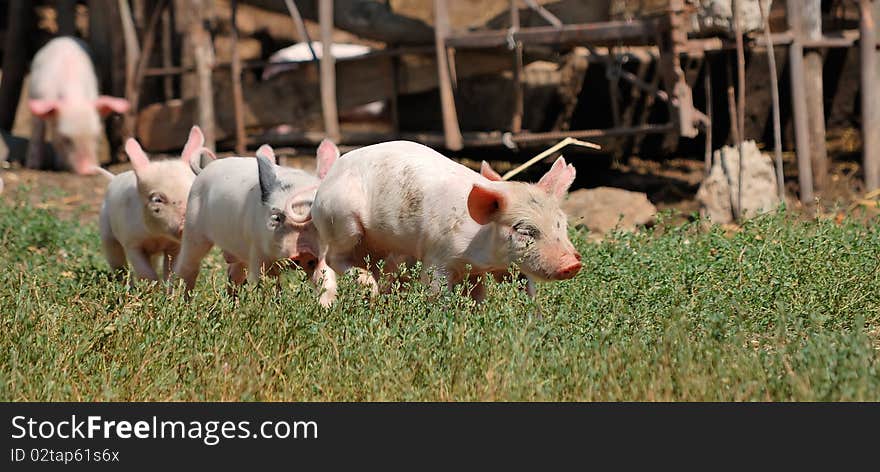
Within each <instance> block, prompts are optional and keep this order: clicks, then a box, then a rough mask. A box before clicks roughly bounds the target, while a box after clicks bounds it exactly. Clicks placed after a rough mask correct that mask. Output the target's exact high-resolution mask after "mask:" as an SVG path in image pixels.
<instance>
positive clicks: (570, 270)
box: [556, 252, 581, 280]
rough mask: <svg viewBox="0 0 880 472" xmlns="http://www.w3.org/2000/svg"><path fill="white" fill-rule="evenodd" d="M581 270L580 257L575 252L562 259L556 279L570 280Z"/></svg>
mask: <svg viewBox="0 0 880 472" xmlns="http://www.w3.org/2000/svg"><path fill="white" fill-rule="evenodd" d="M580 270H581V255H580V254H579V253H577V252H575V253H574V254H571V255H567V256H566V257H564V258H563V259H562V263H561V264H560V269H559V271H558V272H557V273H556V278H557V279H559V280H565V279H570V278H572V277H574V276H575V275H577V273H578V272H579V271H580Z"/></svg>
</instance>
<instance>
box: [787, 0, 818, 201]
mask: <svg viewBox="0 0 880 472" xmlns="http://www.w3.org/2000/svg"><path fill="white" fill-rule="evenodd" d="M785 5H786V12H787V15H786V17H787V19H788V22H789V28H791V30H792V31H793V32H794V38H793V40H792V42H791V46H789V48H788V57H789V59H788V70H789V73H790V75H791V102H792V103H791V105H792V106H791V108H792V111H793V115H794V136H795V150H796V152H797V161H798V183H799V185H800V198H801V202H802V203H804V204H809V203H811V202H812V201H813V169H812V164H811V162H810V126H809V119H808V118H807V113H808V111H807V89H806V86H805V84H804V48H803V44H802V43H801V38H802V35H801V34H800V28H801V22H800V18H802V13H801V6H802V4H801V2H786V3H785Z"/></svg>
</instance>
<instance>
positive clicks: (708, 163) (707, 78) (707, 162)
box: [703, 54, 713, 176]
mask: <svg viewBox="0 0 880 472" xmlns="http://www.w3.org/2000/svg"><path fill="white" fill-rule="evenodd" d="M703 57H704V60H703V67H705V68H706V73H705V75H704V76H703V87H704V90H705V92H706V118H708V119H709V122H708V123H707V124H706V143H705V148H704V153H703V165H704V166H705V172H706V175H707V176H708V175H709V173H710V172H712V125H713V121H712V118H713V117H712V61H711V60H710V59H709V55H708V54H706V55H705V56H703Z"/></svg>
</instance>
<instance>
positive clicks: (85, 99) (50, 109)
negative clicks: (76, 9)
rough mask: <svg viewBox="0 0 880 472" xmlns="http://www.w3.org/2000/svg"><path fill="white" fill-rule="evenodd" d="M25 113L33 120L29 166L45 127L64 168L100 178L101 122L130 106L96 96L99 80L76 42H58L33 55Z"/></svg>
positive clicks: (64, 39)
mask: <svg viewBox="0 0 880 472" xmlns="http://www.w3.org/2000/svg"><path fill="white" fill-rule="evenodd" d="M28 107H29V108H30V110H31V114H32V115H33V116H34V121H33V126H32V132H31V142H32V145H30V146H29V148H28V163H29V165H34V164H35V163H36V162H38V161H39V160H40V155H39V153H40V152H42V142H43V139H44V134H45V125H46V124H47V123H48V124H49V126H51V127H52V131H53V133H52V134H53V145H54V147H55V151H56V153H57V154H59V156H61V157H63V159H64V160H65V161H66V162H67V165H68V166H69V167H70V168H71V169H72V170H73V171H74V172H76V173H77V174H95V173H97V172H99V171H98V170H97V168H98V165H99V164H98V156H97V148H98V143H99V139H100V137H101V133H103V126H102V124H101V117H103V116H107V115H108V114H110V113H125V112H127V111H128V109H129V103H128V101H127V100H125V99H122V98H115V97H109V96H106V95H100V96H99V95H98V79H97V78H96V77H95V70H94V67H93V66H92V61H91V59H90V58H89V56H88V54H87V53H86V51H85V50H84V49H83V47H82V46H81V45H80V43H78V42H77V41H76V40H75V39H73V38H70V37H60V38H55V39H53V40H51V41H49V42H48V43H46V45H45V46H43V47H42V48H41V49H40V50H39V51H37V54H36V55H34V60H33V62H32V63H31V75H30V83H29V98H28Z"/></svg>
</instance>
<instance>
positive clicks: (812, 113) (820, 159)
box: [800, 0, 829, 192]
mask: <svg viewBox="0 0 880 472" xmlns="http://www.w3.org/2000/svg"><path fill="white" fill-rule="evenodd" d="M802 4H803V6H802V7H801V15H802V16H801V19H800V21H801V33H802V35H803V38H804V39H809V40H819V39H822V1H821V0H805V1H803V2H802ZM804 86H805V88H806V92H807V93H806V95H807V124H808V126H809V130H810V162H811V163H812V170H813V188H814V190H815V191H817V192H821V191H822V190H823V189H825V188H826V187H827V186H828V167H829V162H828V151H827V149H826V147H825V104H824V95H823V85H822V53H821V52H820V51H819V50H817V49H810V50H806V51H804Z"/></svg>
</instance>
